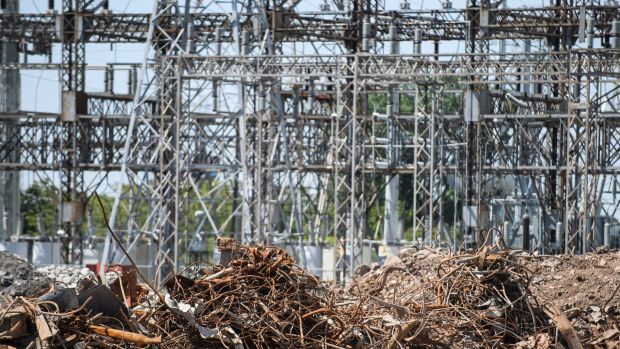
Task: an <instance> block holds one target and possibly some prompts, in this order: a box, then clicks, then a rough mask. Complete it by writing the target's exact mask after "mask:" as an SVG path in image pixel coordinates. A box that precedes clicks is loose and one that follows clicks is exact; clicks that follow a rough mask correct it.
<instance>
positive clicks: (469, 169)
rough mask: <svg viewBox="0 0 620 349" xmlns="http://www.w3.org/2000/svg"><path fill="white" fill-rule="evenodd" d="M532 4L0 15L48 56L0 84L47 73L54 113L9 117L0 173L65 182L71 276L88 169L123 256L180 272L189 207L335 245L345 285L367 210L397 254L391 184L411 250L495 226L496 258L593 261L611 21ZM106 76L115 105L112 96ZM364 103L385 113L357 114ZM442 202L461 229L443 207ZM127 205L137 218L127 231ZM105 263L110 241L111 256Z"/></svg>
mask: <svg viewBox="0 0 620 349" xmlns="http://www.w3.org/2000/svg"><path fill="white" fill-rule="evenodd" d="M546 3H547V4H546V5H545V6H541V7H520V8H512V7H509V5H507V4H505V3H504V1H489V0H471V1H469V0H468V1H467V4H466V6H465V7H464V8H459V9H457V8H452V6H451V4H450V2H449V1H443V2H442V5H443V8H437V9H432V10H415V9H411V4H409V3H408V2H407V1H403V2H401V3H400V6H399V8H398V9H392V8H386V7H385V4H384V1H381V0H350V1H346V0H333V1H325V2H323V3H321V4H315V3H314V2H312V1H284V0H276V1H274V0H256V1H241V0H239V1H236V0H231V1H227V2H210V1H186V2H178V1H171V0H160V1H155V3H154V7H153V12H152V13H150V14H118V13H113V12H110V11H108V6H107V1H86V0H64V1H63V4H62V11H61V12H58V13H56V12H48V13H45V14H16V13H10V12H8V13H7V12H3V14H2V15H0V38H1V39H2V40H3V42H7V43H9V44H3V45H5V46H3V47H6V46H7V45H11V44H12V45H17V44H19V45H18V46H19V49H20V50H21V52H22V53H26V55H33V54H34V55H36V54H49V53H50V47H51V45H52V44H53V43H60V44H61V45H62V53H63V54H62V62H57V63H49V64H46V63H36V64H34V63H27V62H17V61H15V60H13V61H10V60H6V59H4V60H3V61H2V65H1V68H2V74H10V72H16V71H18V70H24V69H58V70H60V71H61V72H62V75H61V76H62V83H63V85H62V86H63V89H62V91H63V92H62V112H61V114H59V115H52V114H41V113H24V112H20V111H16V110H10V109H6V108H5V109H3V111H2V113H0V135H2V137H3V139H2V148H0V170H1V171H2V174H3V175H5V176H6V175H7V174H8V173H12V172H13V171H58V172H60V173H61V174H62V179H63V180H62V183H63V187H62V190H63V196H64V199H63V202H64V205H66V206H67V207H68V209H66V210H63V211H64V212H65V214H64V215H63V216H64V217H63V221H64V222H66V225H67V227H66V231H68V232H69V233H68V235H69V238H68V239H66V241H67V242H66V248H65V258H66V260H67V261H79V250H80V248H79V246H80V241H81V239H80V236H81V234H82V233H81V232H82V231H83V227H82V224H81V221H82V219H81V217H79V216H80V214H79V212H80V210H81V207H83V206H84V204H85V202H84V201H85V200H86V199H87V197H88V194H90V193H87V191H92V190H94V188H85V187H84V180H83V173H84V172H85V171H95V173H97V172H98V173H100V175H101V176H103V175H105V173H108V172H115V171H116V172H119V173H120V174H121V175H122V182H123V183H126V184H129V185H126V186H118V187H117V192H116V201H115V204H114V207H113V210H112V212H111V219H110V223H111V224H112V226H113V227H114V228H115V229H119V230H123V231H125V232H127V234H128V237H129V243H130V244H131V242H132V241H136V240H137V239H139V238H140V236H143V235H145V234H146V235H150V236H154V237H156V238H155V241H157V246H158V251H159V255H158V256H159V257H158V258H157V260H156V261H155V262H154V263H155V264H156V265H157V266H159V267H161V268H163V269H164V271H163V272H164V273H165V272H166V270H169V268H172V267H173V266H174V265H179V263H185V262H186V259H183V260H179V259H181V258H185V257H184V253H185V252H186V251H187V250H186V247H187V245H188V241H190V240H192V237H193V236H194V231H190V228H189V227H190V225H191V224H189V223H188V217H193V215H194V211H195V210H196V207H199V209H200V212H201V213H202V214H201V215H200V217H199V219H198V222H194V223H195V224H198V225H199V226H200V229H203V230H205V229H206V230H208V231H210V232H212V233H213V234H215V235H236V236H237V237H238V238H240V239H242V240H244V241H252V242H257V243H258V242H270V243H280V244H282V243H287V244H294V245H296V246H298V251H303V250H304V248H306V246H314V245H317V244H333V245H339V244H341V245H342V246H341V247H342V249H343V250H344V251H346V252H345V253H344V254H342V255H343V256H345V257H344V259H343V260H342V261H341V262H340V263H339V267H344V268H347V269H348V271H350V270H352V269H353V268H354V267H355V266H356V265H358V264H359V263H360V262H361V258H362V257H361V256H362V251H363V249H365V248H369V245H368V244H365V241H367V240H373V237H376V236H375V235H374V232H372V231H370V229H369V212H370V209H371V206H372V205H373V203H375V202H376V201H377V200H379V198H381V199H380V200H381V201H382V202H385V205H384V210H383V211H381V212H378V214H379V215H381V216H382V217H380V220H383V223H382V230H383V234H380V235H381V236H382V242H383V243H384V244H386V245H394V246H398V245H401V244H403V243H408V242H411V241H404V237H403V236H402V230H403V229H402V228H401V226H402V223H401V222H399V221H401V219H400V217H399V216H400V215H401V214H402V212H399V210H400V208H399V203H400V202H402V201H403V200H404V198H403V197H402V193H400V185H399V181H400V179H399V177H400V176H404V175H407V176H411V178H412V183H411V185H412V187H413V194H412V198H410V200H412V201H413V211H414V212H413V222H411V225H412V228H411V229H412V230H413V232H414V233H418V234H421V236H422V237H423V240H424V241H425V242H432V241H438V240H447V241H449V242H450V243H451V244H453V245H459V246H461V245H462V244H463V243H469V244H481V243H483V242H484V239H485V234H484V233H485V232H486V231H488V229H489V228H491V227H498V228H501V230H503V235H504V239H505V240H506V241H507V242H508V243H511V241H512V240H515V239H521V240H522V241H521V243H523V245H524V246H527V245H530V246H531V248H532V249H533V248H536V249H539V250H541V251H544V252H549V251H573V252H577V253H580V252H584V251H589V250H591V249H592V248H595V247H597V246H600V245H603V244H609V243H610V241H609V240H610V239H611V238H610V233H609V231H610V230H612V231H615V230H614V229H613V226H615V225H617V222H618V221H617V219H616V218H615V217H617V214H616V210H617V208H618V206H619V205H620V199H619V198H618V196H617V183H618V173H619V172H620V113H619V112H618V110H617V107H618V104H617V103H616V101H618V100H619V99H618V95H619V92H620V88H619V86H618V78H619V77H620V9H619V7H618V5H617V4H616V3H615V2H614V1H606V2H603V1H580V0H571V1H568V0H553V1H551V2H549V1H546ZM392 5H393V4H392ZM89 43H144V45H145V46H144V47H145V50H144V60H143V63H142V64H141V65H135V64H110V65H107V66H89V65H88V59H87V58H86V57H85V55H84V52H85V51H84V47H85V45H88V44H89ZM506 43H509V44H510V45H512V47H513V48H512V49H507V48H506V47H507V45H506ZM440 44H441V45H440ZM460 47H464V49H460V50H458V48H460ZM440 48H442V50H440ZM443 48H446V49H445V52H443V51H444V49H443ZM457 50H458V51H459V52H458V53H457ZM88 69H93V70H98V69H100V70H104V71H105V74H104V75H105V78H106V80H105V86H106V89H105V92H103V93H101V92H98V93H93V92H88V91H86V89H85V85H84V72H85V71H86V70H88ZM120 72H123V74H127V76H128V77H127V82H128V88H127V91H124V92H122V93H118V92H115V91H113V88H112V86H113V82H110V79H113V78H114V75H115V74H119V73H120ZM377 96H384V97H381V98H385V100H386V101H387V106H386V108H385V110H384V111H383V110H381V111H378V110H371V109H370V108H369V105H371V104H369V100H370V99H372V98H378V97H377ZM3 98H7V97H6V94H5V95H4V96H3ZM405 99H407V100H408V101H410V104H411V105H413V109H412V110H407V111H405V110H404V108H403V107H402V105H401V104H402V103H403V101H404V100H405ZM448 99H450V100H452V101H455V102H454V103H453V104H454V106H453V107H451V110H446V109H447V108H446V106H447V104H448V103H447V100H448ZM95 176H97V175H95ZM205 182H208V183H210V184H209V185H208V186H205V185H204V183H205ZM378 183H379V185H378ZM205 188H208V189H205ZM448 190H452V191H453V192H454V193H455V195H456V196H457V200H456V202H458V205H459V207H458V216H459V218H458V221H460V223H459V224H456V226H455V224H454V223H455V222H456V219H455V220H454V222H453V221H448V220H446V219H445V217H444V216H445V215H444V213H443V212H442V211H443V210H445V209H446V207H445V203H446V195H447V192H448ZM5 195H7V194H6V189H5ZM214 198H217V200H214ZM453 202H454V200H453ZM456 202H455V203H456ZM141 203H146V205H147V206H148V207H149V211H148V215H146V216H145V217H142V218H137V217H136V215H135V214H132V212H134V211H135V208H136V207H139V206H140V205H141ZM72 215H75V217H73V216H72ZM523 216H529V217H531V218H527V220H524V219H522V217H523ZM376 218H377V217H374V218H373V219H376ZM523 221H526V222H528V221H530V222H534V223H532V225H531V228H530V226H527V227H521V225H522V222H523ZM192 227H193V225H192ZM205 227H206V228H205ZM192 229H193V228H192ZM530 230H532V231H531V234H532V237H531V240H530V239H528V240H527V241H523V239H522V235H523V232H524V231H525V232H527V231H530ZM604 231H605V232H607V233H608V234H604V233H603V232H604ZM519 232H522V233H519ZM453 233H456V235H457V239H456V241H455V240H454V238H453ZM611 235H613V234H611ZM71 241H73V243H70V242H71ZM513 242H514V241H513ZM115 250H116V249H115V245H114V243H112V241H111V239H109V238H108V241H107V244H106V249H105V251H104V256H105V257H104V259H105V260H106V261H110V260H112V259H116V260H118V259H119V257H121V256H120V255H119V254H118V253H116V254H115V253H114V251H115ZM304 255H305V254H304V253H300V260H301V262H302V263H304V261H303V259H304Z"/></svg>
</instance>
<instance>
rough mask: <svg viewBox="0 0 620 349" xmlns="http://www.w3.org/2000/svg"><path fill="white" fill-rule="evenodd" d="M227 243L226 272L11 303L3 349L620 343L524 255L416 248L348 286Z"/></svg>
mask: <svg viewBox="0 0 620 349" xmlns="http://www.w3.org/2000/svg"><path fill="white" fill-rule="evenodd" d="M218 245H219V247H220V249H221V250H222V261H221V264H220V265H217V266H213V267H209V268H203V269H200V270H198V271H193V272H192V273H191V277H188V276H183V275H176V276H175V277H173V278H171V279H169V280H168V281H167V282H165V283H164V284H163V286H162V287H161V289H155V288H153V287H152V286H151V285H150V284H149V283H138V282H136V273H131V272H128V273H125V274H123V275H121V276H120V277H119V278H118V279H117V280H116V281H115V282H114V283H113V284H112V285H111V286H110V287H107V286H104V285H101V284H99V283H98V282H97V280H96V279H94V278H93V279H92V280H90V281H89V282H83V283H81V285H79V286H78V288H77V289H73V288H65V289H58V290H54V291H52V292H51V293H46V294H44V295H30V296H28V297H8V296H7V297H5V298H2V300H0V309H2V310H0V348H11V347H13V348H43V347H50V348H53V347H67V348H95V347H98V348H100V347H115V348H132V347H153V348H180V347H181V346H182V347H184V348H235V349H240V348H522V349H525V348H571V349H572V348H584V347H588V348H613V347H617V345H618V343H620V341H619V336H620V334H619V332H618V329H617V328H616V327H615V326H616V325H615V323H617V320H618V317H617V316H615V315H613V314H612V313H611V312H608V311H607V310H606V309H607V308H605V309H603V310H601V312H606V314H605V317H606V318H607V319H608V320H609V321H606V322H605V323H598V324H597V325H596V326H597V327H596V328H594V327H591V328H589V329H588V330H587V331H585V332H584V331H583V328H577V329H576V328H575V327H574V323H575V321H573V322H571V319H569V318H567V316H566V315H565V313H564V312H563V311H562V310H560V308H559V307H557V306H555V305H554V303H553V301H551V300H549V299H545V298H544V296H542V295H541V294H540V292H538V291H537V290H535V285H533V283H532V278H533V276H534V275H533V272H532V270H531V266H532V264H531V263H532V260H530V259H524V258H522V257H523V254H520V253H517V252H515V251H507V250H500V249H492V248H490V247H485V248H483V249H481V250H479V251H477V252H476V253H465V254H459V255H456V256H452V255H449V254H445V253H443V252H440V251H431V250H420V251H417V250H408V251H405V253H403V254H401V258H398V257H393V258H388V260H387V261H386V263H385V265H384V266H382V267H379V266H374V267H368V266H366V267H365V268H362V269H363V271H362V272H361V273H360V274H361V275H359V276H358V277H356V278H355V279H354V280H353V281H352V282H351V283H349V284H348V285H347V286H346V287H344V288H338V287H337V286H336V285H334V284H329V283H325V282H320V281H319V280H317V278H316V277H314V276H313V275H311V274H310V273H309V272H307V271H305V270H304V269H303V268H301V267H299V266H297V265H296V264H295V261H294V259H293V258H292V257H291V256H289V255H288V254H287V253H286V252H285V251H284V250H282V249H279V248H275V247H265V246H245V245H241V244H239V243H237V242H235V241H234V240H229V239H226V240H221V241H219V242H218ZM429 251H431V252H429ZM429 254H430V255H429ZM183 274H184V275H190V273H188V272H185V273H183ZM610 296H611V295H610ZM613 303H616V301H613ZM580 326H589V325H583V324H582V325H580ZM580 333H587V334H588V336H589V338H580Z"/></svg>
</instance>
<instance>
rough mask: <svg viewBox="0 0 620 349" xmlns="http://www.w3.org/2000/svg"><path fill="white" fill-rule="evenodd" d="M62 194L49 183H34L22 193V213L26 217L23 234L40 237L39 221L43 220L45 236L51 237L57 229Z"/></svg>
mask: <svg viewBox="0 0 620 349" xmlns="http://www.w3.org/2000/svg"><path fill="white" fill-rule="evenodd" d="M59 198H60V193H59V190H58V188H56V187H55V186H54V185H53V184H52V183H51V182H49V181H41V182H36V183H33V184H32V185H31V186H29V187H28V188H26V189H24V190H22V191H21V193H20V200H21V203H20V206H21V212H22V215H23V217H24V221H23V223H24V224H23V229H22V233H23V234H24V235H29V236H39V235H40V234H39V223H38V220H39V219H42V223H43V226H42V227H41V228H42V229H43V235H44V236H49V235H50V234H52V233H53V232H54V231H55V230H56V227H57V217H58V207H60V205H59Z"/></svg>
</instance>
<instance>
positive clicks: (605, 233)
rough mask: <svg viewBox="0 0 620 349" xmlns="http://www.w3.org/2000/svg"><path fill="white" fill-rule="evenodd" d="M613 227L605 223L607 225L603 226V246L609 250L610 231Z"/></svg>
mask: <svg viewBox="0 0 620 349" xmlns="http://www.w3.org/2000/svg"><path fill="white" fill-rule="evenodd" d="M610 228H611V226H610V224H609V222H605V225H604V226H603V245H605V247H607V248H609V246H610V245H609V244H610V242H611V241H610V235H609V233H610V230H611V229H610Z"/></svg>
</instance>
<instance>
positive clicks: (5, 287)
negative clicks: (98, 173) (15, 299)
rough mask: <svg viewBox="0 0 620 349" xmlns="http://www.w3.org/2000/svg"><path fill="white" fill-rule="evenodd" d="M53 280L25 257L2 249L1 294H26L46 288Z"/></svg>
mask: <svg viewBox="0 0 620 349" xmlns="http://www.w3.org/2000/svg"><path fill="white" fill-rule="evenodd" d="M50 282H51V280H49V279H48V278H47V277H46V276H45V274H43V273H39V272H37V271H36V270H35V267H34V266H33V265H32V264H30V263H28V262H27V261H26V260H25V259H23V258H21V257H19V256H17V255H14V254H12V253H9V252H4V251H0V295H9V296H26V295H32V294H35V293H37V292H38V291H39V290H45V289H47V287H49V284H50Z"/></svg>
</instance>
